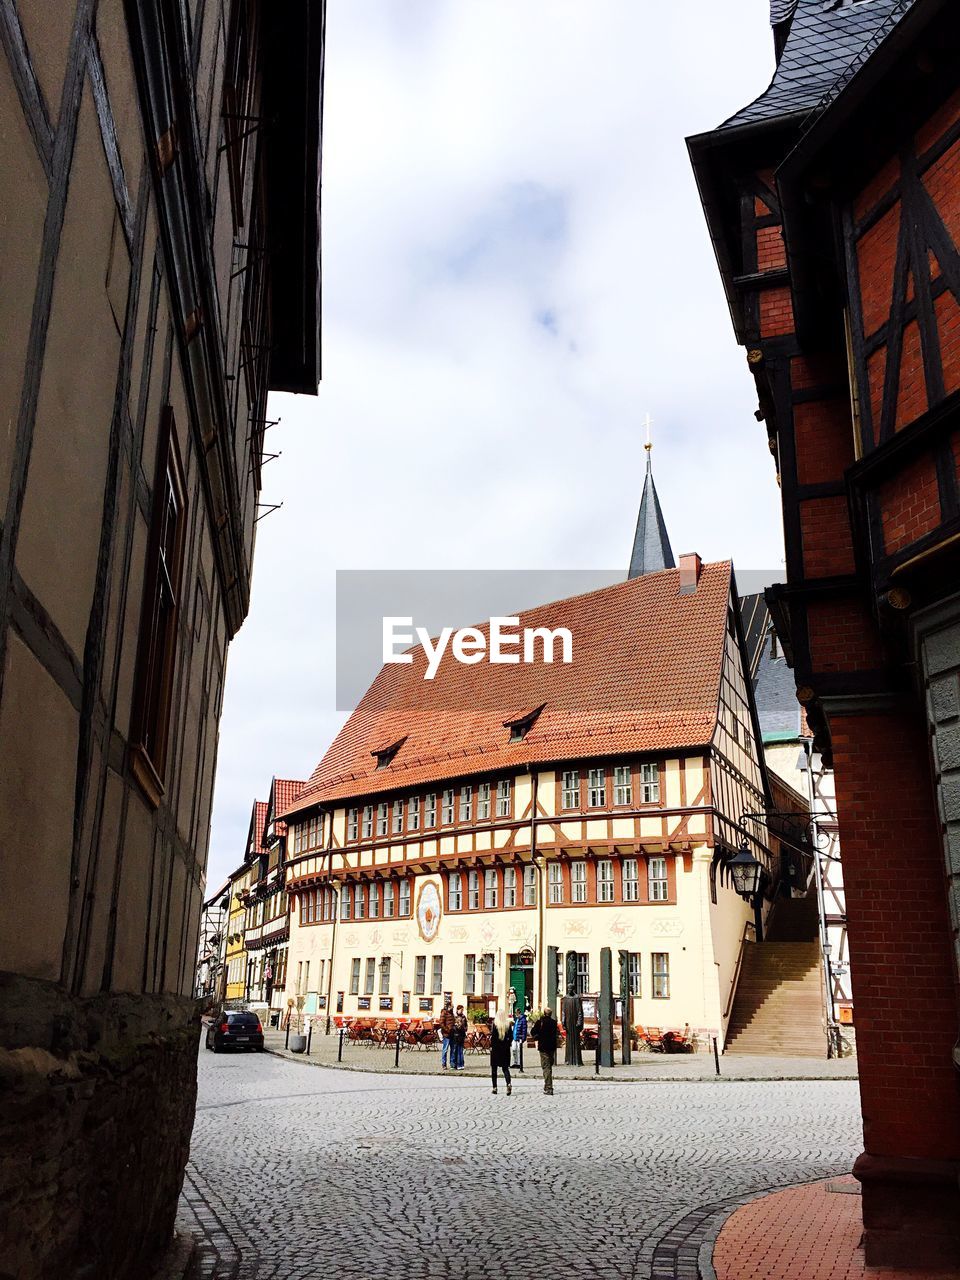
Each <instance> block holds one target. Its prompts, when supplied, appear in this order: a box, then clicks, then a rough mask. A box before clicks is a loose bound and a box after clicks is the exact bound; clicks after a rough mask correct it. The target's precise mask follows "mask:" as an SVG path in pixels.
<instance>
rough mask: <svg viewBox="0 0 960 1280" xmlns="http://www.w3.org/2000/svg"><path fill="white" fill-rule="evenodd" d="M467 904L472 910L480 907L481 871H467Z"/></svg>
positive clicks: (477, 909)
mask: <svg viewBox="0 0 960 1280" xmlns="http://www.w3.org/2000/svg"><path fill="white" fill-rule="evenodd" d="M467 906H468V908H469V909H470V910H471V911H479V909H480V872H479V871H468V872H467Z"/></svg>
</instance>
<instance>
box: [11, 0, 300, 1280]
mask: <svg viewBox="0 0 960 1280" xmlns="http://www.w3.org/2000/svg"><path fill="white" fill-rule="evenodd" d="M323 50H324V4H323V0H284V3H282V4H277V3H267V2H266V0H243V2H240V0H238V2H237V3H214V2H213V0H59V2H58V3H50V2H49V0H4V3H3V4H2V5H0V119H2V128H0V173H2V174H3V184H2V190H0V262H2V264H3V265H2V288H0V332H2V334H3V355H2V360H0V494H2V497H0V824H2V828H3V831H4V849H3V854H2V856H0V972H2V978H0V981H2V983H3V999H2V1000H0V1065H2V1069H3V1078H4V1082H5V1085H6V1086H7V1087H6V1088H5V1090H4V1099H3V1105H2V1107H0V1143H2V1146H3V1151H4V1159H3V1162H2V1167H0V1254H2V1257H3V1263H2V1264H0V1269H2V1270H3V1271H4V1272H7V1273H9V1274H11V1275H17V1276H24V1277H27V1276H30V1277H35V1276H36V1277H39V1276H50V1275H76V1276H79V1275H85V1276H96V1277H98V1280H99V1278H102V1280H112V1278H113V1277H119V1276H137V1277H140V1276H144V1275H147V1274H149V1273H150V1272H151V1270H152V1269H153V1266H154V1264H155V1262H156V1259H157V1256H158V1253H159V1252H160V1250H161V1249H162V1248H163V1246H164V1245H165V1244H166V1242H167V1241H168V1239H169V1238H170V1237H171V1235H172V1230H173V1223H174V1215H175V1212H176V1204H177V1196H178V1193H179V1190H180V1185H181V1182H182V1178H183V1170H184V1167H185V1164H186V1159H187V1151H188V1146H189V1136H190V1130H191V1126H192V1123H193V1111H194V1098H195V1092H196V1043H197V1038H196V1033H197V1024H196V1005H195V1002H194V1000H193V985H194V974H195V963H196V954H197V951H196V948H197V934H198V924H199V918H200V911H201V905H202V902H203V899H204V896H205V886H204V875H205V866H206V859H207V843H208V832H209V822H210V808H211V802H212V794H213V781H214V771H215V764H216V755H217V736H218V723H219V718H220V710H221V702H222V694H223V680H224V668H225V662H226V651H227V646H228V644H229V642H230V640H231V638H232V637H233V635H234V634H235V633H236V631H237V629H238V628H239V627H240V625H241V623H242V622H243V619H244V617H245V615H246V613H247V609H248V606H249V600H250V586H251V573H252V561H253V551H254V541H255V528H256V522H257V518H258V515H259V514H261V512H262V510H263V509H264V508H263V507H262V505H261V460H262V451H263V440H264V432H265V430H266V429H267V426H268V413H267V397H268V393H269V392H270V391H271V390H285V391H296V392H305V393H308V394H315V393H316V390H317V382H318V379H319V374H320V366H319V353H320V339H319V299H320V288H319V285H320V272H319V207H318V193H319V189H320V182H319V177H320V123H321V101H322V78H323ZM38 904H41V906H40V909H38ZM25 1116H26V1118H25Z"/></svg>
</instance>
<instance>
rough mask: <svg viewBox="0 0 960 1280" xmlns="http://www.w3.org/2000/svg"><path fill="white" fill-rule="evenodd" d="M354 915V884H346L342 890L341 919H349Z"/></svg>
mask: <svg viewBox="0 0 960 1280" xmlns="http://www.w3.org/2000/svg"><path fill="white" fill-rule="evenodd" d="M352 915H353V885H352V884H345V885H344V886H343V889H342V890H341V891H340V919H341V920H349V919H350V917H351V916H352Z"/></svg>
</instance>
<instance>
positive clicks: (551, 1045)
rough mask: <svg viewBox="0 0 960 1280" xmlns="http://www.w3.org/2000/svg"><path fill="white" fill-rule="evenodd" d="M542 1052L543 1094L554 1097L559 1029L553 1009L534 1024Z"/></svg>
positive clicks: (539, 1048)
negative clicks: (554, 1068)
mask: <svg viewBox="0 0 960 1280" xmlns="http://www.w3.org/2000/svg"><path fill="white" fill-rule="evenodd" d="M532 1035H533V1038H534V1040H536V1042H537V1049H538V1050H539V1051H540V1066H541V1068H542V1069H543V1092H544V1093H545V1094H547V1096H548V1097H551V1098H552V1097H553V1064H554V1061H555V1059H556V1056H557V1040H558V1037H559V1027H558V1026H557V1020H556V1018H555V1017H554V1016H553V1010H552V1009H544V1011H543V1013H542V1014H541V1015H540V1017H539V1018H538V1019H537V1020H536V1022H535V1023H534V1024H533V1032H532Z"/></svg>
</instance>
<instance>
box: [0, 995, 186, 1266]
mask: <svg viewBox="0 0 960 1280" xmlns="http://www.w3.org/2000/svg"><path fill="white" fill-rule="evenodd" d="M197 1034H198V1019H197V1009H196V1005H195V1003H194V1002H193V1001H192V1000H189V999H186V998H182V997H174V996H142V995H141V996H122V995H120V996H102V997H95V998H92V999H87V1000H79V999H74V998H71V997H70V996H68V995H66V994H64V993H63V992H62V991H60V990H58V989H57V988H56V987H55V986H54V985H53V984H49V983H42V982H37V981H32V980H29V979H24V978H21V977H18V976H15V975H12V974H8V973H0V1046H2V1047H0V1280H47V1278H48V1277H51V1278H52V1277H58V1280H59V1278H61V1277H66V1276H69V1277H71V1278H72V1280H119V1278H120V1277H124V1278H126V1277H130V1278H133V1277H136V1278H137V1280H142V1278H143V1277H146V1276H149V1275H150V1274H151V1271H152V1268H153V1264H154V1262H155V1261H156V1260H157V1259H158V1257H159V1255H160V1253H161V1252H162V1250H163V1249H164V1248H165V1247H166V1246H167V1244H168V1243H169V1241H170V1239H171V1236H172V1232H173V1222H174V1215H175V1212H176V1206H177V1197H178V1195H179V1192H180V1186H181V1183H182V1180H183V1169H184V1165H185V1164H186V1160H187V1154H188V1151H189V1145H190V1131H191V1127H192V1124H193V1114H194V1106H195V1102H196V1088H197V1086H196V1055H197Z"/></svg>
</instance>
